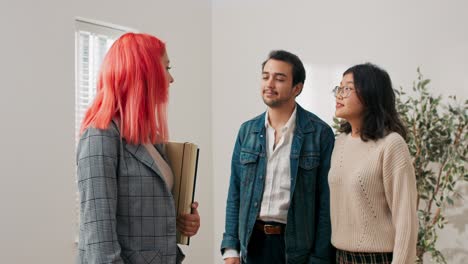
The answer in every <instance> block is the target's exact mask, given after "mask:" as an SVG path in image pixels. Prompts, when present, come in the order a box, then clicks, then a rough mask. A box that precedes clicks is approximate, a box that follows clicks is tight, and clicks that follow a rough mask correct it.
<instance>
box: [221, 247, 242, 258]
mask: <svg viewBox="0 0 468 264" xmlns="http://www.w3.org/2000/svg"><path fill="white" fill-rule="evenodd" d="M239 257H240V256H239V252H237V250H235V249H233V248H225V249H224V254H223V259H227V258H239Z"/></svg>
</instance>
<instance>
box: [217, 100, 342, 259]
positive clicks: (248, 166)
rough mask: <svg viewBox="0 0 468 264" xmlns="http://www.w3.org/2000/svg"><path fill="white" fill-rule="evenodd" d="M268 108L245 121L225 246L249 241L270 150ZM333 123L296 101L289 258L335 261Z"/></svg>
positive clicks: (243, 247) (242, 248)
mask: <svg viewBox="0 0 468 264" xmlns="http://www.w3.org/2000/svg"><path fill="white" fill-rule="evenodd" d="M265 130H266V129H265V113H263V114H261V115H259V116H257V117H256V118H254V119H251V120H249V121H247V122H245V123H244V124H242V126H241V128H240V130H239V134H238V136H237V140H236V143H235V147H234V152H233V155H232V163H231V178H230V185H229V193H228V198H227V205H226V225H225V233H224V234H223V241H222V242H221V252H224V249H225V248H233V249H237V250H238V251H240V253H241V257H242V259H243V260H244V261H245V258H246V255H247V245H248V243H249V239H250V236H251V234H252V231H253V227H254V224H255V221H256V219H257V216H258V214H259V212H260V206H261V202H262V197H263V188H264V183H265V179H264V178H265V175H266V167H267V164H266V163H267V154H266V140H265V138H266V136H265V133H266V131H265ZM334 140H335V138H334V134H333V132H332V130H331V128H330V127H329V126H328V125H327V124H326V123H325V122H323V121H322V120H321V119H319V118H318V117H317V116H315V115H314V114H312V113H310V112H308V111H306V110H304V109H303V108H302V107H301V106H299V105H297V116H296V128H295V130H294V136H293V140H292V146H291V155H290V162H291V190H290V206H289V210H288V216H287V224H286V229H285V249H286V262H287V263H332V262H334V261H333V259H334V257H333V256H332V254H333V252H332V246H331V243H330V238H331V224H330V207H329V204H330V198H329V188H328V179H327V178H328V170H329V168H330V159H331V154H332V151H333V145H334Z"/></svg>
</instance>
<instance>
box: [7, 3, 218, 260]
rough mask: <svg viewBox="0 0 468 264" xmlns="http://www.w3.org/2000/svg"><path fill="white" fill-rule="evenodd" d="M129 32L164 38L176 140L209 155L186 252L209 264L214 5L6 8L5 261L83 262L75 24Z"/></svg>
mask: <svg viewBox="0 0 468 264" xmlns="http://www.w3.org/2000/svg"><path fill="white" fill-rule="evenodd" d="M77 16H79V17H84V18H90V19H95V20H101V21H105V22H109V23H113V24H117V25H122V26H127V27H131V28H135V29H138V30H140V31H141V32H147V33H151V34H155V35H157V36H159V37H160V38H162V39H164V40H165V41H166V42H167V45H168V52H169V55H170V57H171V60H172V64H173V66H174V67H173V75H174V78H175V79H176V81H175V83H174V84H173V86H172V88H171V99H170V100H171V101H170V109H169V112H170V113H169V118H170V130H171V132H172V138H173V139H179V140H190V141H195V142H197V143H198V144H199V145H200V147H201V162H200V165H201V166H200V168H199V182H198V183H199V184H198V186H197V187H198V192H197V197H196V198H197V200H199V202H200V214H202V217H203V219H202V221H203V222H202V227H201V229H200V232H199V235H198V236H197V237H195V238H193V240H192V245H191V246H190V248H185V249H184V251H185V252H186V254H187V257H188V259H190V260H189V261H187V263H206V259H207V258H209V259H211V256H212V250H211V249H212V248H213V236H212V229H211V228H210V227H211V226H212V225H213V211H212V210H211V208H212V200H213V198H212V195H211V190H212V188H213V187H212V173H211V163H212V162H211V139H210V138H211V115H210V113H211V105H210V103H209V102H210V101H211V90H210V87H211V86H210V82H211V79H210V76H211V28H210V25H211V2H210V1H209V0H198V1H186V2H184V3H183V5H182V4H181V3H177V1H144V0H135V1H110V0H106V1H91V0H85V1H59V0H49V1H1V2H0V23H1V25H2V34H1V37H0V38H1V44H0V47H1V48H0V58H1V59H0V76H1V78H0V79H1V83H2V84H1V91H2V96H0V120H1V125H0V128H1V138H2V140H1V141H0V157H1V158H0V160H1V162H0V171H1V173H0V174H1V179H2V182H1V184H0V208H1V210H2V211H1V217H0V247H1V248H2V250H1V252H2V257H1V261H0V262H1V263H47V264H49V263H73V261H74V253H73V248H74V244H73V239H74V233H73V232H74V231H75V230H73V225H72V223H73V222H74V221H75V219H74V212H73V210H74V206H75V204H74V200H75V196H74V195H75V183H74V18H75V17H77Z"/></svg>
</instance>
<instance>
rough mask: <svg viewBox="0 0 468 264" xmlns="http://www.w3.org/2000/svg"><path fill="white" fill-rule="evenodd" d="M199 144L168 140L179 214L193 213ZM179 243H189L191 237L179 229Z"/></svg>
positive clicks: (168, 152) (167, 152) (168, 151)
mask: <svg viewBox="0 0 468 264" xmlns="http://www.w3.org/2000/svg"><path fill="white" fill-rule="evenodd" d="M198 152H199V149H198V146H197V145H195V144H193V143H188V142H185V143H181V142H168V143H167V145H166V154H167V158H168V160H169V165H170V166H171V169H172V172H173V174H174V187H173V190H172V195H173V196H174V200H175V205H176V213H177V215H182V214H189V213H191V205H192V203H193V199H194V196H195V183H196V179H197V165H198ZM177 243H178V244H181V245H188V244H189V243H190V238H189V237H187V236H184V235H182V234H181V233H180V232H179V231H177Z"/></svg>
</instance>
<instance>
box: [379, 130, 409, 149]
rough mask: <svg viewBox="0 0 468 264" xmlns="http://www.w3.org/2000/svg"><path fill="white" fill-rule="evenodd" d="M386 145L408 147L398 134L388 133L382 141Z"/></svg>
mask: <svg viewBox="0 0 468 264" xmlns="http://www.w3.org/2000/svg"><path fill="white" fill-rule="evenodd" d="M382 142H383V143H384V144H385V145H404V146H406V141H405V139H404V138H403V137H402V136H401V135H400V134H398V133H397V132H390V133H388V134H387V135H386V136H385V137H384V138H383V140H382Z"/></svg>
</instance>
